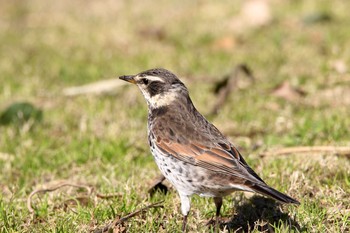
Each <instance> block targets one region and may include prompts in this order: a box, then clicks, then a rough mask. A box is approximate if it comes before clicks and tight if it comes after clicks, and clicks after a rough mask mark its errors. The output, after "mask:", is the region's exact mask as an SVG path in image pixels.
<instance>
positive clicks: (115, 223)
mask: <svg viewBox="0 0 350 233" xmlns="http://www.w3.org/2000/svg"><path fill="white" fill-rule="evenodd" d="M162 203H163V201H160V202H157V203H153V204H150V205H148V206H146V207H144V208H142V209H139V210H136V211H134V212H132V213H130V214H127V215H126V216H124V217H122V218H116V219H115V220H114V221H113V222H112V223H110V224H108V225H107V226H105V227H103V228H102V229H96V230H94V231H93V232H94V233H103V232H109V230H110V229H112V228H113V227H115V226H118V225H119V224H122V223H123V222H125V221H127V220H128V219H130V218H132V217H134V216H136V215H138V214H140V213H143V212H145V211H147V210H149V209H151V208H163V205H162Z"/></svg>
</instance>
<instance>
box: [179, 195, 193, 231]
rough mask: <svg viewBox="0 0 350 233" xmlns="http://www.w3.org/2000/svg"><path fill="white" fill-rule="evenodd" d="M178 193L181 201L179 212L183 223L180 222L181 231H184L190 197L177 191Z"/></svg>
mask: <svg viewBox="0 0 350 233" xmlns="http://www.w3.org/2000/svg"><path fill="white" fill-rule="evenodd" d="M179 195H180V201H181V212H182V214H183V216H184V218H183V223H182V232H186V225H187V216H188V212H190V208H191V200H190V197H189V196H187V195H185V194H182V193H179Z"/></svg>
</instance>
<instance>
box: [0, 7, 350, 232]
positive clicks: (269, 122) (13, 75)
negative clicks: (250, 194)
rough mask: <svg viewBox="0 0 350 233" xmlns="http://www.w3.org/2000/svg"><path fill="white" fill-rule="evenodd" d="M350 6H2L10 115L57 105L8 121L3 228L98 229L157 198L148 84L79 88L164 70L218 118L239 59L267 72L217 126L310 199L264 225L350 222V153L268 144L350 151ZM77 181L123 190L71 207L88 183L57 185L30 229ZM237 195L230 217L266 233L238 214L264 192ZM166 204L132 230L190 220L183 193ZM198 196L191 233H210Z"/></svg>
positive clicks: (2, 144) (0, 40) (0, 46)
mask: <svg viewBox="0 0 350 233" xmlns="http://www.w3.org/2000/svg"><path fill="white" fill-rule="evenodd" d="M349 8H350V2H349V1H346V0H335V1H326V0H322V1H312V0H307V1H286V0H284V1H276V0H266V1H263V0H261V1H248V2H246V1H238V0H236V1H220V2H219V1H217V2H212V1H204V0H202V1H184V0H180V1H176V2H175V1H174V2H170V1H163V0H161V1H157V2H155V1H112V0H107V1H93V0H89V1H83V0H77V1H67V0H62V1H44V0H32V1H23V0H12V1H5V0H1V1H0V73H1V75H0V111H1V112H2V113H4V112H5V111H6V109H7V108H8V107H9V106H11V105H12V104H15V103H22V102H28V103H30V104H31V105H32V106H33V107H34V108H35V109H37V110H39V111H42V118H40V120H38V121H35V120H33V119H29V120H28V121H26V122H24V123H23V122H22V123H18V122H17V121H16V122H14V123H10V124H5V125H2V126H0V170H1V171H2V172H1V174H0V186H1V190H2V191H1V194H0V227H1V231H2V232H44V231H45V232H46V231H55V232H77V231H81V232H85V231H88V230H90V229H93V228H95V227H97V226H101V225H104V224H105V223H106V222H108V221H109V220H111V219H113V218H114V217H116V216H123V215H125V214H127V213H129V212H130V211H134V210H135V209H138V208H140V207H141V206H142V205H143V204H145V201H144V199H145V198H146V197H147V189H148V187H149V186H150V184H151V183H152V179H153V178H154V177H155V176H156V175H157V174H158V173H159V172H158V170H157V168H156V165H155V164H154V162H153V158H152V157H151V156H150V153H149V151H148V147H147V140H146V127H145V125H146V118H147V110H146V105H145V103H144V100H143V98H142V96H141V94H140V93H138V90H137V89H136V88H134V87H130V88H129V87H127V86H121V87H119V88H116V90H115V91H114V92H113V93H110V94H104V95H91V94H86V95H80V96H76V97H67V96H65V95H64V94H63V90H64V89H65V88H67V87H71V86H79V85H83V84H88V83H91V82H95V81H99V80H104V79H113V78H116V77H118V76H120V75H124V74H135V73H138V72H140V71H143V70H146V69H149V68H154V67H164V68H167V69H169V70H171V71H173V72H174V73H176V74H177V75H178V76H180V77H181V78H182V79H183V80H184V81H185V83H186V85H187V86H188V87H189V89H190V93H191V96H192V99H193V101H194V103H195V104H196V106H197V107H198V109H199V110H200V112H202V113H204V114H208V113H209V112H210V108H211V106H213V105H214V103H215V100H216V96H215V94H214V93H213V91H212V90H213V88H214V87H215V83H216V82H217V81H219V80H222V78H223V77H224V75H226V74H228V73H229V72H231V71H232V69H234V67H235V66H236V65H238V64H246V65H247V66H248V67H249V68H250V69H251V70H252V72H253V73H254V76H255V82H254V83H250V84H246V85H241V86H239V88H237V89H236V90H235V91H234V92H233V93H232V94H231V95H230V97H229V99H228V100H227V102H226V103H225V104H224V105H223V106H222V108H221V109H220V113H219V114H218V115H217V116H212V117H210V120H211V121H213V123H214V124H215V125H216V126H217V127H218V128H219V129H220V130H222V131H223V132H224V133H225V134H226V135H227V136H229V137H230V138H231V139H232V141H233V142H234V143H235V144H236V145H237V146H238V147H239V148H240V149H241V150H242V152H243V154H245V158H247V161H248V163H249V164H250V165H251V166H252V167H253V168H254V169H255V170H256V171H257V173H258V174H261V176H262V177H263V178H264V179H265V180H266V181H267V183H269V184H271V185H272V186H273V187H276V188H277V189H280V190H281V191H284V192H287V193H288V194H290V195H292V196H293V197H295V198H297V199H299V200H300V201H301V202H302V205H301V206H300V207H299V208H296V207H289V206H287V207H283V210H284V212H285V213H287V216H289V217H290V218H292V220H293V221H292V223H290V221H289V222H288V221H287V220H286V216H285V215H281V216H282V217H283V218H282V221H278V220H276V219H274V218H273V217H269V218H264V217H266V216H261V215H259V217H261V218H262V219H261V218H260V219H259V218H258V219H255V220H261V221H262V222H260V223H259V224H260V225H264V226H267V225H269V224H271V226H270V228H271V227H272V228H271V229H274V230H275V231H282V232H283V231H290V230H293V231H310V232H326V231H327V232H346V231H348V230H349V221H350V220H349V215H350V212H349V211H350V201H349V200H350V197H349V193H350V178H349V176H350V174H349V171H350V164H349V160H348V159H346V158H344V157H341V156H340V157H338V156H334V155H329V154H328V155H327V154H322V153H321V154H315V155H291V156H281V157H275V156H272V157H266V158H263V159H262V158H260V157H259V156H258V154H259V153H260V152H261V151H264V150H266V149H273V148H280V147H286V146H313V145H331V146H349V139H350V133H349V126H350V118H349V115H350V108H349V105H350V86H349V83H350V74H349V70H348V64H349V60H350V40H349V36H350V31H349V25H350V15H349V13H348V9H349ZM240 78H241V79H244V78H242V77H240ZM286 86H287V87H286ZM276 93H277V94H276ZM300 93H303V94H300ZM29 118H30V117H29ZM63 179H68V180H70V181H72V182H81V183H86V184H89V185H92V186H94V187H95V188H96V189H98V190H99V192H102V193H103V192H105V193H108V192H120V193H121V194H123V195H122V198H114V199H111V200H98V201H97V202H93V203H90V204H85V205H84V204H82V203H80V205H78V206H74V208H73V207H72V208H68V209H65V208H63V207H62V203H65V202H64V200H65V199H66V198H68V197H77V196H79V195H80V194H81V193H80V192H78V193H77V191H76V190H74V189H67V190H66V191H65V192H64V193H60V192H55V193H50V194H45V195H41V196H40V199H36V202H35V204H36V208H35V210H36V212H35V213H36V216H37V218H36V220H35V221H31V222H30V223H28V221H29V220H30V219H31V218H30V214H29V212H28V210H27V209H26V206H25V199H26V198H27V197H28V195H29V193H30V192H31V191H33V190H34V189H35V188H38V187H43V186H44V187H46V186H47V185H49V184H52V183H54V182H55V181H57V180H63ZM232 197H233V201H232V198H230V197H228V198H227V199H228V200H230V201H226V203H225V208H224V210H223V216H224V217H225V218H228V219H230V217H231V216H232V219H234V218H235V217H236V219H237V216H238V218H243V220H242V221H243V224H245V225H241V224H242V222H239V224H240V225H239V224H238V225H237V224H236V222H234V221H233V220H232V221H231V224H227V226H226V227H228V228H230V229H231V230H237V229H239V227H242V229H243V230H245V231H259V230H262V229H266V228H259V224H256V223H257V222H256V221H255V220H254V221H251V220H250V219H247V218H244V217H245V216H244V214H243V216H241V215H240V214H239V213H238V212H237V211H235V206H236V207H237V205H240V203H241V201H242V200H243V203H246V202H247V201H248V200H249V199H246V197H245V196H244V195H242V194H233V195H232ZM237 198H238V200H237ZM240 198H242V200H241V199H240ZM162 199H165V200H166V201H165V208H164V209H161V210H157V211H153V212H152V211H151V212H149V213H147V214H144V215H142V216H139V217H136V218H135V219H133V220H130V221H128V222H127V223H126V224H125V225H124V227H125V228H126V229H128V232H139V231H143V232H144V231H153V232H154V231H162V230H163V231H178V230H180V228H179V226H178V225H180V224H179V223H180V222H181V215H180V213H179V211H178V206H179V200H178V198H177V195H176V193H175V192H173V191H172V192H170V194H169V195H167V196H163V195H160V194H159V195H156V197H154V198H153V199H152V200H151V201H157V200H162ZM194 199H195V200H194V204H193V208H192V211H191V216H192V217H193V218H190V220H189V221H190V230H191V231H194V232H206V231H208V226H205V223H206V222H207V221H208V220H209V219H210V218H211V217H212V216H213V215H214V206H213V204H212V203H211V201H210V200H207V199H199V198H194ZM147 202H149V201H147ZM229 203H231V204H229ZM73 209H74V210H73ZM238 210H239V209H238ZM250 211H252V210H250ZM247 215H249V214H247ZM173 216H174V217H173ZM196 218H198V219H199V220H196ZM248 220H249V221H248ZM246 222H248V223H249V224H250V225H249V226H248V225H247V223H246ZM164 229H166V230H164ZM242 229H241V230H242ZM223 231H224V229H223Z"/></svg>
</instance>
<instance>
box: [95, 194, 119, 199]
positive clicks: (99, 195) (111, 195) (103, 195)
mask: <svg viewBox="0 0 350 233" xmlns="http://www.w3.org/2000/svg"><path fill="white" fill-rule="evenodd" d="M121 196H122V194H120V193H108V194H101V193H96V197H98V198H101V199H109V198H113V197H121Z"/></svg>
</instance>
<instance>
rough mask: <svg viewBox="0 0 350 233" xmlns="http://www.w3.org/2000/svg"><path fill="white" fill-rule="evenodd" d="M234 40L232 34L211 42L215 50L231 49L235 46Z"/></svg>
mask: <svg viewBox="0 0 350 233" xmlns="http://www.w3.org/2000/svg"><path fill="white" fill-rule="evenodd" d="M236 44H237V43H236V40H235V39H234V37H232V36H224V37H222V38H219V39H217V40H215V41H214V42H213V45H212V47H213V49H216V50H232V49H233V48H234V47H235V46H236Z"/></svg>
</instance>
